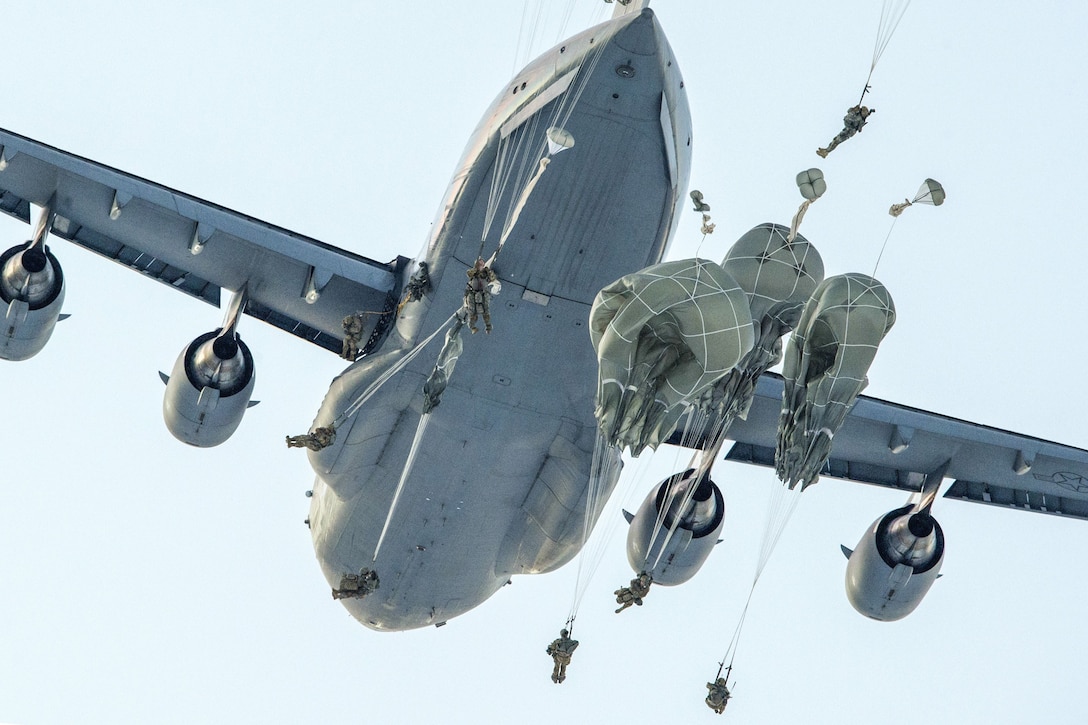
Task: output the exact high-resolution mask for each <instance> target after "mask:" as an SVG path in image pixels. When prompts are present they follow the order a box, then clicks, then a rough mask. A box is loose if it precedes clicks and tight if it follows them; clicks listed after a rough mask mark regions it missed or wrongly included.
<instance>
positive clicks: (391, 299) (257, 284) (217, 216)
mask: <svg viewBox="0 0 1088 725" xmlns="http://www.w3.org/2000/svg"><path fill="white" fill-rule="evenodd" d="M31 204H35V205H38V206H44V205H47V204H50V205H51V208H52V210H53V211H54V212H55V213H56V217H55V219H54V221H53V226H52V228H51V230H50V234H51V235H53V236H56V237H60V238H62V239H67V240H68V241H70V242H73V243H75V244H78V245H79V246H81V247H83V248H84V249H89V250H90V251H92V252H96V253H98V254H100V255H102V256H104V257H107V258H109V259H112V260H113V261H115V262H117V263H119V264H122V265H124V266H126V267H128V268H130V269H133V270H136V271H138V272H141V273H142V274H144V275H146V276H148V277H151V278H153V279H156V280H158V281H160V282H162V283H164V284H168V285H170V286H171V287H174V288H175V289H178V290H180V291H182V292H185V293H187V294H189V295H192V296H193V297H197V298H199V299H202V300H204V301H205V302H209V303H211V304H213V305H216V306H220V297H221V293H222V291H223V290H228V291H231V292H233V291H238V290H240V289H241V288H242V287H243V285H248V286H247V292H248V302H247V305H246V309H245V312H246V313H247V314H248V315H250V316H252V317H256V318H258V319H261V320H264V321H265V322H268V323H270V324H272V325H275V326H276V327H279V328H281V329H283V330H286V331H288V332H290V333H292V334H294V335H297V336H299V337H302V338H304V339H306V340H309V341H310V342H312V343H314V344H317V345H320V346H321V347H324V348H326V349H329V350H332V351H335V352H339V351H340V348H341V339H342V337H343V326H342V321H343V319H344V317H345V316H347V315H350V314H352V313H355V312H365V313H370V314H367V315H366V316H365V318H366V321H365V323H364V326H365V329H364V330H363V335H362V337H361V339H362V340H363V341H368V342H369V344H370V347H373V346H374V345H376V344H377V343H378V342H380V340H381V338H382V337H383V335H384V333H385V331H386V330H387V329H388V326H389V323H390V321H391V320H392V318H393V312H394V308H395V306H396V303H397V298H398V295H399V294H400V291H401V290H400V286H401V285H400V280H401V274H400V273H401V271H402V268H403V267H404V265H405V264H406V263H407V261H408V260H407V259H405V258H403V257H398V258H397V259H396V260H393V261H392V262H390V263H388V264H384V263H381V262H376V261H374V260H371V259H367V258H365V257H362V256H359V255H356V254H353V253H351V252H347V251H344V250H342V249H338V248H336V247H333V246H331V245H328V244H324V243H322V242H319V241H317V240H314V239H309V238H307V237H304V236H302V235H299V234H295V233H294V232H290V231H287V230H286V229H282V228H280V227H276V226H273V225H271V224H267V223H265V222H262V221H258V220H257V219H253V218H251V217H248V216H246V215H244V214H239V213H238V212H235V211H231V210H230V209H225V208H223V207H221V206H217V205H215V204H211V203H209V202H206V201H202V200H200V199H197V198H195V197H193V196H189V195H188V194H183V193H181V192H178V191H174V190H173V189H169V188H167V187H165V186H161V185H159V184H155V183H153V182H150V181H146V180H144V179H141V178H139V177H136V176H133V175H131V174H126V173H124V172H122V171H118V170H116V169H112V168H110V167H108V166H104V165H102V164H99V163H95V162H93V161H89V160H87V159H84V158H81V157H79V156H75V155H74V154H70V153H66V152H64V151H60V150H58V149H55V148H53V147H51V146H47V145H46V144H43V143H39V142H37V141H34V140H31V139H28V138H25V137H23V136H20V135H18V134H15V133H11V132H10V131H5V130H2V129H0V210H2V211H4V212H5V213H7V214H9V215H11V216H14V217H16V218H18V219H22V220H23V221H25V222H28V223H29V222H30V221H31V219H30V215H31V209H30V205H31ZM363 349H364V351H366V350H367V349H368V348H367V347H364V348H363Z"/></svg>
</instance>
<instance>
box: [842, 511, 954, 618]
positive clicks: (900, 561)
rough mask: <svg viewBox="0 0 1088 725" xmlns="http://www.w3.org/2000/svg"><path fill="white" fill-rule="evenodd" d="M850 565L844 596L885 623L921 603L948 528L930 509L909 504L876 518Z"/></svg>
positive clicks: (937, 565) (933, 576) (936, 571)
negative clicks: (938, 521)
mask: <svg viewBox="0 0 1088 725" xmlns="http://www.w3.org/2000/svg"><path fill="white" fill-rule="evenodd" d="M843 552H844V553H846V554H847V556H848V557H849V561H848V562H847V565H846V596H847V598H848V599H849V600H850V603H851V604H852V605H854V609H856V610H858V611H859V612H861V613H862V614H864V615H865V616H867V617H871V618H872V619H878V620H880V621H882V622H894V621H895V620H897V619H902V618H903V617H905V616H907V615H908V614H910V613H911V612H913V611H914V610H915V608H916V607H917V606H918V605H919V604H920V603H921V602H922V598H923V597H924V596H925V595H926V592H928V591H929V588H930V586H932V585H933V582H934V581H935V580H936V579H937V577H938V575H939V572H940V570H941V562H942V561H943V559H944V532H943V531H942V530H941V526H940V524H938V523H937V520H936V519H934V518H933V516H932V515H930V513H929V507H928V506H926V507H923V508H921V509H919V508H918V507H916V506H913V505H907V506H904V507H902V508H898V509H895V510H894V511H890V512H888V513H887V514H885V515H884V516H883V517H881V518H879V519H877V520H876V521H875V522H874V523H873V525H872V527H870V529H869V530H868V531H867V532H866V533H865V535H864V536H862V537H861V541H859V542H858V545H857V548H856V549H854V550H853V551H852V552H851V551H850V550H849V549H846V548H845V547H843Z"/></svg>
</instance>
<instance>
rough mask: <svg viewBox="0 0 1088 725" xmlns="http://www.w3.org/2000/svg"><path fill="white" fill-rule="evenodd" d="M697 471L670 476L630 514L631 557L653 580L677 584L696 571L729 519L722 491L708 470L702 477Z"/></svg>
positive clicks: (629, 542)
mask: <svg viewBox="0 0 1088 725" xmlns="http://www.w3.org/2000/svg"><path fill="white" fill-rule="evenodd" d="M694 475H695V471H694V469H688V470H686V471H684V472H683V473H677V474H676V475H674V476H670V477H669V478H666V479H665V480H664V481H662V482H661V485H659V486H658V487H657V488H656V489H654V490H653V491H651V492H650V493H649V494H648V495H647V496H646V500H645V501H643V502H642V506H640V507H639V510H638V513H636V514H635V515H634V516H631V515H630V514H628V521H629V522H630V524H631V527H630V528H629V529H628V531H627V561H628V562H630V564H631V568H632V569H634V570H635V571H636V572H643V571H644V572H646V573H648V574H649V575H650V576H651V577H652V578H653V583H654V584H664V585H666V586H675V585H677V584H683V583H684V582H686V581H687V580H688V579H691V578H692V577H693V576H695V572H697V571H699V568H700V567H701V566H702V565H703V562H704V561H706V558H707V557H708V556H710V550H711V549H713V548H714V545H715V544H716V543H717V542H718V534H720V533H721V530H722V526H723V525H724V524H725V500H724V499H723V498H722V492H721V491H719V490H718V487H717V486H716V485H715V484H714V482H713V481H711V480H710V476H709V474H707V475H704V476H703V477H702V479H701V480H698V481H696V480H694ZM662 511H665V515H664V517H663V518H662V516H661V512H662ZM658 520H661V525H660V526H658V525H657V524H658ZM655 528H657V529H659V530H658V531H657V535H656V536H654V529H655Z"/></svg>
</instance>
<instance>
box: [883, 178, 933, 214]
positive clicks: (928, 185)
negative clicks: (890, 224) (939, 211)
mask: <svg viewBox="0 0 1088 725" xmlns="http://www.w3.org/2000/svg"><path fill="white" fill-rule="evenodd" d="M943 203H944V187H943V186H941V184H940V182H939V181H934V180H933V179H926V180H925V181H923V182H922V185H921V186H920V187H918V193H917V194H915V196H914V198H913V199H907V200H906V201H904V202H903V203H902V204H892V208H891V209H889V210H888V213H889V214H891V215H892V216H899V215H900V214H902V213H903V210H904V209H906V208H907V207H908V206H913V205H915V204H930V205H932V206H940V205H941V204H943Z"/></svg>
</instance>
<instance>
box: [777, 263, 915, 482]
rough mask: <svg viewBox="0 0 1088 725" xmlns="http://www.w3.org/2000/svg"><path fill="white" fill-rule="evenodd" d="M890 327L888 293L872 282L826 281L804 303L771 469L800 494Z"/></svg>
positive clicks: (854, 277)
mask: <svg viewBox="0 0 1088 725" xmlns="http://www.w3.org/2000/svg"><path fill="white" fill-rule="evenodd" d="M894 324H895V304H894V303H893V302H892V297H891V294H890V293H889V292H888V290H887V288H885V287H884V285H882V284H881V283H880V282H878V281H877V280H876V279H874V278H873V277H870V276H868V275H864V274H858V273H850V274H842V275H837V276H835V277H828V278H827V279H825V280H824V281H823V282H822V283H820V286H819V287H817V288H816V291H815V292H814V293H813V295H812V299H811V300H809V302H808V304H807V305H805V310H804V314H803V315H802V316H801V320H800V321H799V322H798V323H797V329H796V330H794V333H793V336H792V337H791V338H790V342H789V345H788V346H787V348H786V355H785V362H784V364H783V368H782V377H783V378H784V381H785V389H784V391H783V395H782V415H781V418H780V419H779V427H778V441H777V446H776V449H775V468H776V470H777V473H778V477H779V479H780V480H782V481H783V482H785V483H786V484H787V485H789V487H790V488H793V487H794V486H796V485H797V484H798V483H800V484H801V488H802V489H804V488H807V487H808V486H810V485H811V484H813V483H816V481H817V480H819V473H820V470H821V469H822V468H823V466H824V464H825V463H826V462H827V459H828V456H829V455H830V454H831V441H832V439H833V438H834V436H835V434H836V433H837V432H838V431H839V428H840V427H842V424H843V421H845V420H846V414H847V413H848V412H849V410H850V408H851V407H852V406H853V405H854V401H855V400H856V399H857V397H858V395H859V394H861V391H862V390H864V389H865V386H866V385H867V384H868V382H869V381H868V377H867V374H868V372H869V366H870V365H872V363H873V359H874V358H875V357H876V352H877V348H878V347H879V346H880V342H881V341H882V340H883V339H884V336H885V335H886V334H888V330H890V329H891V328H892V325H894Z"/></svg>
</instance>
